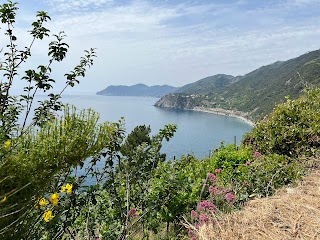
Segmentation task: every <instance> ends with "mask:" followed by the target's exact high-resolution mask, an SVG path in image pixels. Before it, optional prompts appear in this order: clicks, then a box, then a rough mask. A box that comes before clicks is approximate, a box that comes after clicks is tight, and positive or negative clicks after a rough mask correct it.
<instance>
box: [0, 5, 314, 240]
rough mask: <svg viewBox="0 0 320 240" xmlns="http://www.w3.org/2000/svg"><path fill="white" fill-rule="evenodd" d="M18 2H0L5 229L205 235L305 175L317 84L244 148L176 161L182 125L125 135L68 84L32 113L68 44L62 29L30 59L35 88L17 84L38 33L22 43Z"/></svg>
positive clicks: (12, 233) (84, 235)
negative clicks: (77, 104)
mask: <svg viewBox="0 0 320 240" xmlns="http://www.w3.org/2000/svg"><path fill="white" fill-rule="evenodd" d="M16 11H17V4H16V3H12V2H10V1H9V2H8V3H6V4H2V5H0V18H1V21H2V23H4V24H5V25H6V27H7V30H6V36H7V37H8V45H7V47H6V49H5V50H4V57H5V59H4V62H3V68H2V69H1V71H4V74H3V79H4V80H5V81H3V82H2V85H1V95H0V96H1V101H0V137H1V142H2V145H1V147H0V154H1V158H0V238H1V239H150V238H153V239H183V238H191V239H196V238H197V237H198V230H199V229H200V228H201V227H203V226H204V225H207V226H215V225H216V224H217V222H218V221H223V217H224V216H225V215H224V214H225V213H230V212H233V211H235V210H238V209H240V208H242V207H243V206H244V205H245V203H246V202H247V201H248V200H250V199H252V198H257V197H265V196H269V195H271V194H273V193H274V192H275V191H276V190H277V189H278V188H280V187H281V186H283V185H287V184H292V183H294V182H295V181H296V180H298V179H300V178H301V176H302V175H303V173H304V171H305V166H306V162H303V161H301V160H300V158H299V156H300V155H301V154H303V155H305V156H316V155H317V154H318V152H317V151H316V148H317V146H318V144H319V143H318V135H319V128H318V124H317V122H318V119H319V118H320V112H319V110H318V109H319V106H318V105H319V102H320V101H319V100H320V99H319V93H320V90H319V89H318V88H312V89H307V90H306V91H305V93H304V95H303V96H302V97H300V98H298V99H297V100H290V99H288V100H287V102H286V103H284V104H280V105H279V106H278V107H277V108H276V109H275V111H274V112H273V113H272V114H271V115H270V116H269V117H267V118H265V119H264V120H263V121H261V122H260V123H258V124H257V127H256V128H255V129H254V130H253V131H252V132H251V133H250V134H248V135H247V136H246V138H245V140H244V144H243V145H242V146H240V147H239V148H236V146H235V145H223V144H222V145H221V147H220V148H219V149H218V151H215V152H213V153H212V156H211V157H208V158H205V159H196V158H195V157H193V156H190V155H188V156H183V157H182V158H181V159H179V160H173V161H165V155H164V154H162V153H161V144H162V142H163V141H164V140H166V141H168V140H169V139H170V138H171V137H173V135H174V133H175V131H176V126H175V125H171V124H169V125H166V126H164V128H163V129H160V130H159V132H158V133H157V134H155V135H153V136H151V135H150V132H151V129H150V127H149V126H137V127H136V128H135V129H134V130H133V131H132V132H131V133H130V134H128V135H127V136H126V133H125V128H124V121H123V119H121V120H120V121H119V122H115V123H109V122H105V123H98V118H99V117H98V115H97V114H96V113H95V112H94V111H92V110H83V111H76V110H75V109H74V108H73V107H70V106H63V104H62V102H61V101H60V100H59V99H60V98H61V94H62V93H63V91H64V89H65V88H64V89H63V90H62V91H61V93H60V94H58V95H54V94H52V93H49V94H48V100H45V101H43V102H41V103H40V106H39V107H38V108H36V109H35V111H34V113H33V120H32V122H31V124H29V125H27V118H28V116H29V114H30V112H31V106H32V104H33V101H34V97H35V95H36V93H37V92H39V91H43V92H50V90H52V88H53V84H54V80H53V79H51V78H50V73H51V68H50V66H51V63H52V62H54V61H58V62H60V61H62V60H63V59H64V58H65V56H66V53H67V50H68V45H67V44H66V43H64V37H65V36H64V35H63V33H60V34H58V35H54V37H55V40H53V41H52V42H51V43H50V44H49V52H48V54H49V57H50V60H49V62H48V64H47V65H43V66H42V65H41V66H38V67H37V68H35V69H30V70H26V71H25V76H24V77H22V80H24V81H25V82H26V85H27V86H26V87H25V88H24V90H25V92H26V94H25V95H21V96H18V97H13V96H11V95H10V88H11V86H12V82H13V81H14V80H15V79H17V77H18V75H17V70H18V67H19V66H20V64H22V63H23V62H24V61H25V60H27V59H28V57H29V56H30V50H31V47H32V45H33V42H32V43H31V45H30V47H27V48H25V50H19V49H18V47H17V46H16V45H15V41H16V39H17V37H16V36H15V35H14V31H13V30H14V28H13V24H14V22H15V14H16ZM37 16H38V19H37V20H36V21H35V22H34V23H33V24H32V26H33V29H32V30H31V31H30V33H31V35H32V36H34V41H36V40H38V39H40V40H41V39H43V38H44V37H48V35H49V34H48V33H49V30H48V29H46V28H45V27H44V24H45V22H46V21H49V20H50V17H49V16H48V15H47V13H45V12H38V14H37ZM94 56H95V51H94V49H91V50H90V51H86V54H85V57H83V58H81V60H80V64H79V65H77V66H76V67H75V68H74V70H72V71H71V72H70V73H68V74H66V75H65V76H66V87H68V86H70V87H73V86H74V85H75V84H77V83H78V82H79V81H78V77H80V76H84V75H85V72H86V69H87V68H88V67H90V66H91V65H92V62H93V57H94ZM310 64H313V63H310ZM230 86H231V85H230ZM23 110H24V112H23ZM59 110H63V114H60V116H58V115H57V111H59ZM30 115H31V114H30ZM21 116H23V118H22V119H23V122H22V123H21V122H19V120H18V119H19V117H21ZM186 222H189V223H190V224H191V225H192V226H193V227H192V228H191V231H188V230H187V229H186V228H185V226H184V225H183V223H184V224H185V223H186Z"/></svg>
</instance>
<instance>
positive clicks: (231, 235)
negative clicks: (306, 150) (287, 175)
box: [196, 160, 320, 240]
mask: <svg viewBox="0 0 320 240" xmlns="http://www.w3.org/2000/svg"><path fill="white" fill-rule="evenodd" d="M319 163H320V161H319V160H317V165H318V166H317V167H316V169H313V170H312V171H310V173H309V174H308V175H307V176H305V177H304V178H303V180H302V181H301V182H300V183H299V184H298V186H297V187H295V188H290V187H288V186H287V187H284V188H281V189H280V190H278V191H277V192H276V194H275V195H273V196H271V197H267V198H261V199H255V200H251V201H249V202H248V203H247V205H246V206H245V208H244V209H243V210H242V211H238V212H234V213H232V214H228V215H225V216H224V217H223V219H222V220H221V221H219V222H218V223H217V224H216V225H204V226H202V227H201V228H200V229H199V230H196V231H197V235H198V239H201V240H213V239H255V240H259V239H272V240H280V239H320V201H319V199H320V167H319Z"/></svg>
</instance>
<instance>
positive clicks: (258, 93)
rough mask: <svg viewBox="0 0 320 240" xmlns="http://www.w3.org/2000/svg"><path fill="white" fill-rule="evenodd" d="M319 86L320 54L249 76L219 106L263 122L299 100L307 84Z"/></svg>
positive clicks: (224, 94) (225, 93)
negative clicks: (281, 105)
mask: <svg viewBox="0 0 320 240" xmlns="http://www.w3.org/2000/svg"><path fill="white" fill-rule="evenodd" d="M319 82H320V51H319V50H317V51H313V52H309V53H307V54H304V55H302V56H300V57H297V58H294V59H291V60H288V61H284V62H276V63H274V64H271V65H268V66H263V67H261V68H259V69H257V70H255V71H253V72H251V73H248V74H246V75H245V76H243V77H241V79H240V80H239V81H238V82H235V83H234V84H232V85H230V86H228V87H226V88H225V89H224V91H223V92H222V93H220V94H219V95H220V99H225V101H219V105H220V107H223V108H227V109H236V110H240V111H245V112H249V113H250V115H251V116H253V117H255V118H260V117H262V116H264V115H265V114H267V113H269V112H271V111H272V109H273V108H274V106H275V104H276V103H279V102H281V101H283V100H284V99H285V97H286V96H290V98H293V99H294V98H297V97H298V95H299V94H300V92H301V90H302V89H303V88H304V87H305V85H306V84H313V85H318V84H319ZM215 95H216V94H214V93H213V94H212V96H213V97H214V96H215Z"/></svg>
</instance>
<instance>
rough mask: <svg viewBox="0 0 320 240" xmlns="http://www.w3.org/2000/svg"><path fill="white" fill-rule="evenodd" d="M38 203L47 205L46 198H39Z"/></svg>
mask: <svg viewBox="0 0 320 240" xmlns="http://www.w3.org/2000/svg"><path fill="white" fill-rule="evenodd" d="M39 205H40V206H46V205H48V201H47V199H45V198H41V199H40V200H39Z"/></svg>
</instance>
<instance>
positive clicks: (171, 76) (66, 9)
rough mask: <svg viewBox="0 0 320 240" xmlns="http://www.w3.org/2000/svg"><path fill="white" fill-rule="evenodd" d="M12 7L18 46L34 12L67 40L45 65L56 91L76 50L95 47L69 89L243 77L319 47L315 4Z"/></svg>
mask: <svg viewBox="0 0 320 240" xmlns="http://www.w3.org/2000/svg"><path fill="white" fill-rule="evenodd" d="M4 2H5V1H4V0H0V3H4ZM19 8H20V10H19V11H18V13H17V23H16V29H15V30H16V32H17V36H18V38H19V39H18V40H19V42H18V43H19V46H21V47H23V46H25V45H27V43H28V41H29V40H30V38H29V37H28V36H27V30H29V29H30V24H31V22H32V21H34V19H35V14H36V11H37V10H44V11H47V12H48V14H49V15H50V16H51V18H52V21H51V22H50V23H49V24H48V25H47V26H48V27H49V28H50V29H51V30H52V34H53V33H58V32H59V31H61V30H64V31H65V33H66V34H67V36H68V38H67V39H66V42H67V43H69V44H70V46H71V48H70V51H69V54H68V58H67V60H66V61H65V62H64V63H63V64H56V65H54V67H53V70H54V71H55V74H54V76H55V77H56V78H57V80H59V81H58V83H57V87H61V86H62V83H63V79H62V75H63V73H65V72H66V71H67V70H68V69H71V68H72V66H74V65H75V64H77V62H78V59H79V57H80V56H81V54H82V52H83V50H84V49H88V48H90V47H96V48H97V53H98V58H97V59H96V60H95V63H94V66H93V68H92V69H91V70H90V71H89V72H88V74H87V76H86V78H85V79H83V80H81V84H80V85H79V86H77V87H76V88H75V89H74V90H75V91H93V92H95V91H98V90H101V89H103V88H105V87H107V86H108V85H111V84H113V85H120V84H125V85H133V84H136V83H145V84H147V85H155V84H169V85H173V86H182V85H184V84H187V83H190V82H194V81H196V80H198V79H200V78H203V77H206V76H210V75H214V74H218V73H226V74H232V75H243V74H245V73H248V72H249V71H251V70H254V69H256V68H258V67H260V66H262V65H267V64H270V63H272V62H275V61H278V60H287V59H289V58H292V57H296V56H299V55H301V54H303V53H305V52H308V51H311V50H316V49H319V48H320V41H319V39H320V27H319V24H320V0H278V1H272V0H251V1H250V0H230V1H229V0H190V1H183V0H149V1H148V0H21V1H20V4H19ZM1 39H3V34H2V35H1V38H0V44H2V43H3V41H2V40H1ZM1 42H2V43H1ZM46 44H47V42H44V43H41V42H38V43H37V44H36V45H35V48H34V54H33V56H32V64H34V65H32V64H29V65H27V66H25V67H31V66H35V64H38V63H40V62H44V61H45V60H46V59H47V57H46V51H47V50H46V49H47V46H46ZM0 60H1V59H0ZM19 86H20V85H19V84H18V85H16V87H19Z"/></svg>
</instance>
